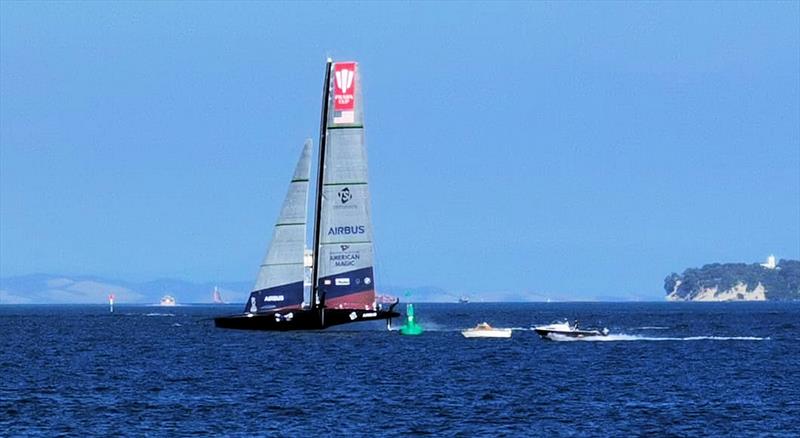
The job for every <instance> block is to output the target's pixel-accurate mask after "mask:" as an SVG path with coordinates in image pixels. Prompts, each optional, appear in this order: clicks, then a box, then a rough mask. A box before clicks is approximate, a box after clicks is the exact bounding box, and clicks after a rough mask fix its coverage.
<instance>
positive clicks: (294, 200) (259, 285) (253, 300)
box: [244, 140, 311, 313]
mask: <svg viewBox="0 0 800 438" xmlns="http://www.w3.org/2000/svg"><path fill="white" fill-rule="evenodd" d="M310 163H311V140H306V142H305V144H304V145H303V152H302V154H301V155H300V160H299V161H298V162H297V167H296V168H295V171H294V175H293V176H292V181H291V183H290V184H289V191H288V193H287V194H286V199H285V200H284V201H283V207H282V208H281V213H280V215H279V216H278V221H277V222H276V223H275V229H274V231H273V232H272V241H271V242H270V245H269V249H268V250H267V255H266V257H264V262H263V263H262V264H261V268H260V269H259V271H258V278H257V279H256V284H255V286H254V287H253V291H252V292H250V298H249V299H248V300H247V303H246V304H245V309H244V311H245V313H257V312H264V311H272V310H276V309H287V308H299V307H300V306H301V305H302V303H303V278H304V267H303V251H304V249H305V241H306V214H307V210H308V207H307V204H308V179H309V176H310V171H311V168H310Z"/></svg>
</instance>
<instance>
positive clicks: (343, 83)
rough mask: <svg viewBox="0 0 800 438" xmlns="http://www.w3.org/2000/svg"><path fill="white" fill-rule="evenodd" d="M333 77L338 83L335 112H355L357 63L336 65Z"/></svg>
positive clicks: (339, 63)
mask: <svg viewBox="0 0 800 438" xmlns="http://www.w3.org/2000/svg"><path fill="white" fill-rule="evenodd" d="M333 77H334V79H335V82H336V86H335V87H334V89H333V110H334V111H353V109H354V108H355V101H356V98H355V96H356V93H355V91H356V84H355V77H356V63H355V62H338V63H336V65H335V66H334V71H333ZM350 123H352V122H350Z"/></svg>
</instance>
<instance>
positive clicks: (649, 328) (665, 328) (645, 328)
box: [636, 325, 669, 330]
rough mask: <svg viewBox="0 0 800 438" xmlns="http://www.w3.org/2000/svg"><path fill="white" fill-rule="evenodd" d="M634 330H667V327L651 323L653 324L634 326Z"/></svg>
mask: <svg viewBox="0 0 800 438" xmlns="http://www.w3.org/2000/svg"><path fill="white" fill-rule="evenodd" d="M636 330H669V327H663V326H659V325H653V326H644V327H636Z"/></svg>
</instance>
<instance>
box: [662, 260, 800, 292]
mask: <svg viewBox="0 0 800 438" xmlns="http://www.w3.org/2000/svg"><path fill="white" fill-rule="evenodd" d="M664 290H665V291H666V293H667V300H669V301H766V300H770V301H787V300H800V261H797V260H780V261H779V262H778V263H777V265H776V266H775V267H774V268H772V269H770V268H767V267H764V266H763V265H761V264H759V263H753V264H746V263H713V264H710V265H705V266H703V267H702V268H690V269H686V270H685V271H683V274H681V275H678V274H676V273H672V274H670V275H668V276H667V278H665V279H664Z"/></svg>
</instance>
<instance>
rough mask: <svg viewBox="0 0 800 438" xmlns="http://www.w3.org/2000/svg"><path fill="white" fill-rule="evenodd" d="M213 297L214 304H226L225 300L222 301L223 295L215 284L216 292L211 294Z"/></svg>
mask: <svg viewBox="0 0 800 438" xmlns="http://www.w3.org/2000/svg"><path fill="white" fill-rule="evenodd" d="M211 299H212V300H213V301H214V304H225V301H222V295H221V294H220V293H219V288H217V287H216V286H214V293H212V294H211Z"/></svg>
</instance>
